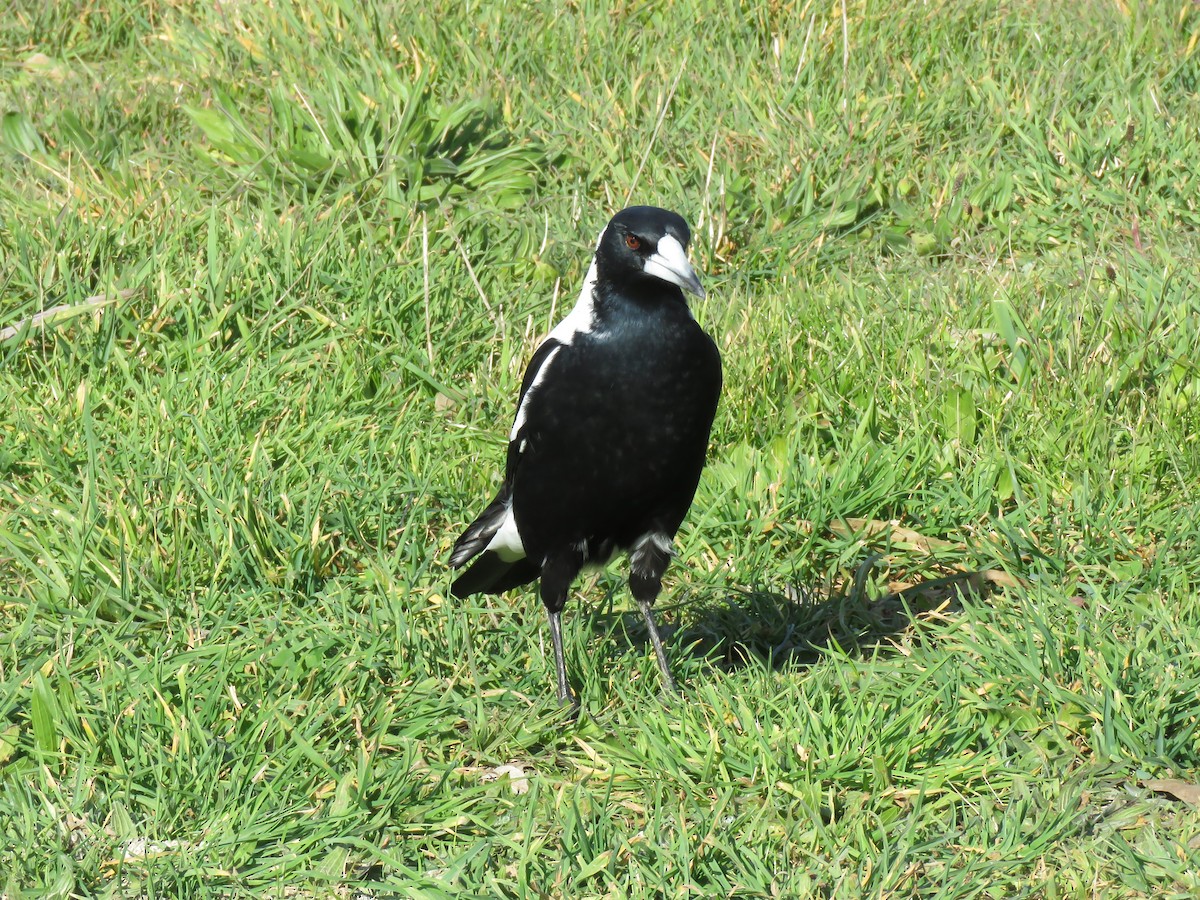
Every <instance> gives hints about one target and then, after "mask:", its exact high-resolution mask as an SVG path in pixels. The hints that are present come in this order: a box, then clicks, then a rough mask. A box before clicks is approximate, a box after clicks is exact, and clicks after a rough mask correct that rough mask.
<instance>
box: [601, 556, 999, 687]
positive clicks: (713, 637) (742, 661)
mask: <svg viewBox="0 0 1200 900" xmlns="http://www.w3.org/2000/svg"><path fill="white" fill-rule="evenodd" d="M994 587H995V586H994V585H993V584H992V583H991V582H990V581H989V580H988V578H987V574H986V573H985V572H976V571H967V572H956V573H953V574H951V575H947V576H944V577H939V578H931V579H927V580H924V581H920V582H918V583H916V584H913V585H911V586H908V587H905V588H903V589H901V590H898V591H894V592H891V593H888V594H886V595H884V596H882V597H876V598H869V597H867V596H866V594H865V592H864V591H863V590H862V589H861V585H855V586H850V587H848V588H846V589H845V590H843V591H827V592H822V591H817V590H815V589H806V588H801V587H793V586H788V587H787V588H785V589H784V590H778V589H775V590H770V589H740V590H730V589H726V590H723V591H721V592H720V593H716V592H713V593H705V592H697V591H692V592H691V593H690V594H689V595H688V596H686V597H684V598H681V599H680V600H679V601H676V602H675V603H667V604H662V605H661V606H660V608H659V619H660V625H659V631H660V632H661V633H662V636H663V640H664V641H665V642H666V643H667V645H668V647H669V649H668V654H669V655H671V656H673V657H675V658H680V654H689V655H691V656H692V657H693V658H695V659H698V660H700V661H701V662H702V663H703V664H705V665H708V666H713V667H715V668H719V669H722V670H725V671H732V670H736V669H739V668H742V667H744V666H747V665H761V666H768V667H771V668H775V669H782V668H788V667H807V666H810V665H812V664H814V663H816V662H817V661H818V660H820V659H821V657H822V656H823V655H824V654H825V653H827V652H828V650H829V649H830V648H831V647H836V648H838V649H839V650H840V651H841V652H843V653H850V654H865V653H870V652H875V651H876V650H877V648H879V647H880V646H886V645H887V644H888V642H889V641H890V640H892V639H898V638H899V637H901V636H903V635H906V634H909V635H912V634H922V632H921V629H920V628H919V626H920V624H921V623H922V622H930V621H936V620H937V619H939V618H945V617H951V616H954V615H955V614H956V613H958V612H960V611H961V610H962V605H963V602H964V601H967V602H976V601H981V600H984V599H986V598H987V596H988V595H989V594H990V593H991V591H992V590H993V589H994ZM619 588H620V586H619V585H613V587H612V589H611V590H610V591H609V594H608V597H607V598H606V602H605V603H604V604H603V606H601V607H596V608H593V610H592V612H591V615H590V618H591V625H592V627H593V628H594V629H595V630H596V631H601V632H606V633H607V634H608V635H610V637H611V640H607V641H604V642H602V643H600V644H599V645H598V646H596V647H594V648H593V650H594V652H595V651H598V652H600V653H602V654H603V653H605V652H608V653H612V654H613V656H614V657H615V656H621V655H623V654H625V653H628V652H630V651H633V650H637V651H638V652H641V651H643V650H644V649H645V648H646V647H647V646H648V639H647V634H646V628H645V625H644V623H643V621H642V617H641V614H640V613H639V612H638V611H637V610H636V609H635V610H632V611H626V610H620V609H614V608H613V597H614V595H615V593H616V591H617V590H619ZM603 648H609V649H603Z"/></svg>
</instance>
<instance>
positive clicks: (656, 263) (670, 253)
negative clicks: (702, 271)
mask: <svg viewBox="0 0 1200 900" xmlns="http://www.w3.org/2000/svg"><path fill="white" fill-rule="evenodd" d="M643 271H645V273H646V274H647V275H653V276H654V277H655V278H661V279H662V280H663V281H669V282H670V283H671V284H675V285H678V286H679V287H681V288H683V289H684V290H685V291H690V292H691V293H693V294H695V295H696V296H697V297H699V298H701V299H704V288H703V287H701V285H700V279H699V278H697V277H696V270H695V269H693V268H692V264H691V263H690V262H688V258H687V252H686V251H685V250H684V249H683V244H681V243H679V241H677V240H676V239H675V238H674V237H672V236H671V235H669V234H668V235H665V236H664V237H663V238H662V239H661V240H659V242H658V248H657V249H656V250H655V251H654V252H653V253H651V254H650V256H649V257H648V258H647V259H646V265H645V267H644V269H643Z"/></svg>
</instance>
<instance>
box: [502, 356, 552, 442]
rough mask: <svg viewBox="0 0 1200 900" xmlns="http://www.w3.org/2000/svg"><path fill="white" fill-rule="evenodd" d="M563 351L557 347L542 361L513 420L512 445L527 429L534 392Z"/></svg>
mask: <svg viewBox="0 0 1200 900" xmlns="http://www.w3.org/2000/svg"><path fill="white" fill-rule="evenodd" d="M561 350H562V347H555V348H554V349H553V350H551V351H550V352H549V353H547V354H546V358H545V359H544V360H542V367H541V368H540V369H538V370H537V374H536V375H534V376H533V381H531V382H530V383H529V390H527V391H526V392H525V396H524V397H522V398H521V405H520V406H519V407H517V417H516V418H515V419H514V420H513V427H512V431H510V432H509V433H508V440H509V442H510V443H511V442H512V441H515V440H516V439H517V435H518V434H520V433H521V429H522V428H524V427H525V416H526V415H527V414H528V412H529V401H530V399H531V398H532V397H533V392H534V391H536V390H537V388H538V385H539V384H541V383H542V382H543V381H545V380H546V373H547V372H548V371H549V370H550V363H551V362H552V361H553V360H554V357H556V356H558V354H559V352H560V351H561Z"/></svg>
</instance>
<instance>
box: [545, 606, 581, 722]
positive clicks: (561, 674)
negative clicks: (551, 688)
mask: <svg viewBox="0 0 1200 900" xmlns="http://www.w3.org/2000/svg"><path fill="white" fill-rule="evenodd" d="M546 615H547V616H548V617H549V619H550V643H552V644H553V645H554V672H555V674H556V675H557V676H558V702H559V703H561V704H563V705H564V706H565V705H567V704H568V703H570V704H571V705H572V706H575V705H576V700H575V698H574V697H572V696H571V687H570V685H568V684H567V662H566V659H564V657H563V639H562V610H559V611H558V612H550V610H548V609H547V610H546Z"/></svg>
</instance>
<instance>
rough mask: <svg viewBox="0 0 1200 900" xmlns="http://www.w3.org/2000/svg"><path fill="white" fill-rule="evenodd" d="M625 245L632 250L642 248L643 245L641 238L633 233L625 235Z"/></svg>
mask: <svg viewBox="0 0 1200 900" xmlns="http://www.w3.org/2000/svg"><path fill="white" fill-rule="evenodd" d="M625 246H626V247H628V248H629V249H630V250H640V249H641V246H642V241H641V238H639V237H637V236H636V235H633V234H627V235H625Z"/></svg>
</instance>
